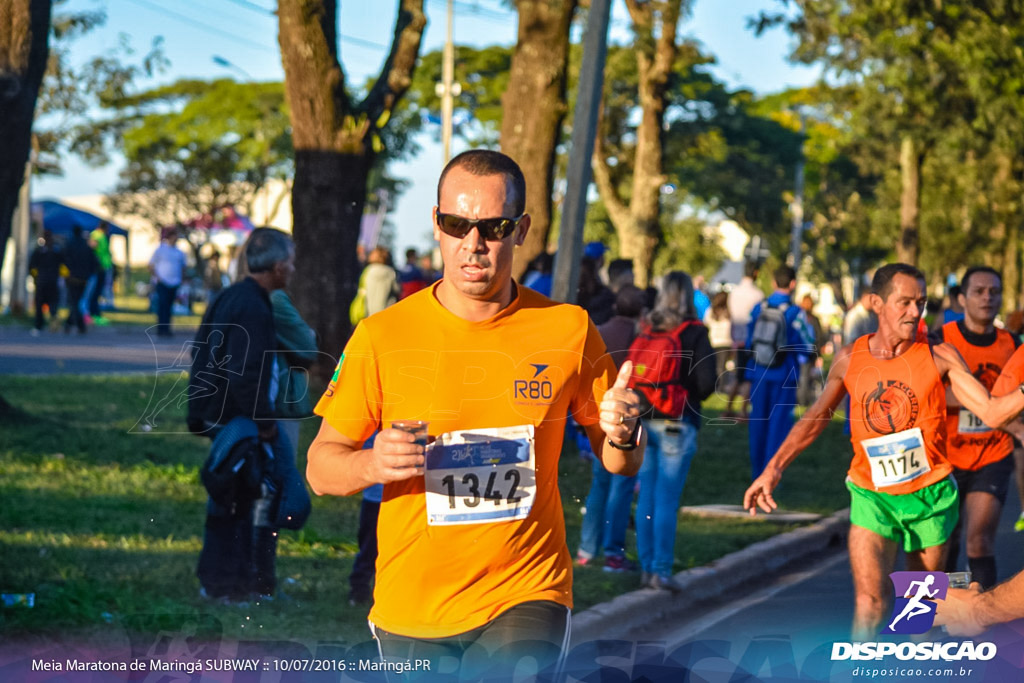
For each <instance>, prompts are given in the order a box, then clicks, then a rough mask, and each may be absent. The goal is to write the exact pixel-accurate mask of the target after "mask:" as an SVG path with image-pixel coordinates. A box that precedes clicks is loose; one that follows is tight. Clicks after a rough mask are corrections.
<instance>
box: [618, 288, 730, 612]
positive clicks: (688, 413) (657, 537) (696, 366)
mask: <svg viewBox="0 0 1024 683" xmlns="http://www.w3.org/2000/svg"><path fill="white" fill-rule="evenodd" d="M684 323H685V325H684ZM680 327H682V329H681V331H680V332H679V333H678V334H679V347H680V350H681V356H682V358H681V361H682V362H681V363H680V373H681V377H680V378H679V379H680V381H681V382H682V385H683V386H684V387H685V389H686V401H685V404H684V406H683V408H682V412H681V414H678V415H665V414H658V413H655V414H653V415H652V418H651V419H645V421H644V424H645V425H646V427H647V451H646V455H645V457H644V463H643V465H642V466H641V468H640V475H639V476H640V495H639V497H638V498H637V505H636V542H637V551H638V554H639V556H640V567H641V569H642V575H641V582H642V583H643V585H644V586H645V587H648V588H656V589H660V590H668V591H671V592H673V593H675V592H678V591H680V590H682V587H681V586H680V585H679V584H678V583H677V582H676V580H675V579H674V578H673V576H672V575H673V571H672V565H673V561H674V559H675V541H676V524H677V522H678V521H679V502H680V497H681V496H682V494H683V487H684V486H685V485H686V475H687V474H688V473H689V471H690V461H691V460H692V459H693V454H694V453H695V452H696V451H697V430H698V429H699V428H700V404H701V401H703V400H704V399H706V398H707V397H708V396H710V395H711V393H712V392H713V391H714V390H715V382H716V380H717V377H716V375H715V354H714V350H713V349H712V348H711V342H710V340H709V339H708V329H707V328H706V327H705V326H704V325H703V323H701V322H700V320H698V319H697V309H696V307H695V306H694V302H693V281H692V280H691V279H690V276H689V275H687V274H686V273H684V272H682V271H680V270H676V271H672V272H671V273H669V274H667V275H666V276H665V278H664V280H663V282H662V286H661V293H660V294H659V296H658V301H657V303H656V304H655V307H654V310H653V311H651V313H650V315H649V316H648V319H647V326H646V327H645V329H647V330H650V331H653V332H664V331H669V330H677V329H679V328H680ZM635 343H636V342H634V345H635Z"/></svg>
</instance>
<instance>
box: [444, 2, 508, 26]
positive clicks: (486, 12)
mask: <svg viewBox="0 0 1024 683" xmlns="http://www.w3.org/2000/svg"><path fill="white" fill-rule="evenodd" d="M430 2H432V3H433V4H434V5H447V3H448V0H430ZM454 5H455V9H456V16H460V17H462V16H466V15H470V14H471V15H473V16H474V17H475V18H477V19H483V20H484V21H490V22H493V23H495V24H497V23H500V24H502V25H503V26H504V25H507V24H508V22H509V20H510V19H511V18H512V17H513V16H515V15H514V14H513V13H512V12H500V11H498V10H494V9H490V8H487V7H481V6H480V5H475V4H473V5H471V4H469V3H466V2H459V1H458V0H456V1H455V3H454Z"/></svg>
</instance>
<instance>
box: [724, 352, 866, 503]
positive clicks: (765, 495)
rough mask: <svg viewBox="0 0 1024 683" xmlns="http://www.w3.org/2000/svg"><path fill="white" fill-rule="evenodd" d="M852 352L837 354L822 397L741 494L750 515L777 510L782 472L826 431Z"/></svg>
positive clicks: (843, 392)
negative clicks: (777, 490) (776, 494)
mask: <svg viewBox="0 0 1024 683" xmlns="http://www.w3.org/2000/svg"><path fill="white" fill-rule="evenodd" d="M851 349H852V347H851V346H844V347H843V348H842V349H840V350H839V353H837V354H836V356H835V359H834V360H833V362H832V368H831V370H830V371H829V373H828V379H826V380H825V386H824V388H823V389H822V392H821V396H819V397H818V400H817V401H815V402H814V404H813V405H812V406H811V407H810V408H808V409H807V412H806V413H804V415H803V417H801V418H800V420H799V422H797V423H796V424H795V425H793V429H792V430H790V432H789V436H787V437H786V440H785V441H783V442H782V445H781V446H779V450H778V451H777V452H776V453H775V455H774V457H772V459H771V460H769V461H768V465H767V466H765V468H764V472H762V473H761V475H760V476H759V477H758V478H757V479H755V480H754V483H752V484H751V485H750V488H748V489H747V491H746V493H744V494H743V507H744V508H746V509H747V510H750V514H751V516H753V515H756V514H757V508H758V507H760V508H761V509H762V510H764V511H765V512H771V511H772V510H774V509H775V508H776V507H777V506H776V504H775V499H774V498H772V491H774V490H775V487H776V486H778V485H779V480H780V479H782V472H783V471H784V470H785V469H786V468H787V467H789V464H790V463H791V462H793V460H794V459H795V458H796V456H798V455H800V453H802V452H803V450H804V449H805V448H807V447H808V446H810V445H811V444H812V443H814V440H815V439H817V438H818V436H819V435H820V434H821V433H822V432H823V431H824V430H825V427H827V426H828V423H829V421H830V420H831V419H832V415H833V413H835V410H836V408H838V407H839V404H840V403H841V402H842V400H843V398H844V397H845V396H846V386H845V385H844V384H843V378H844V377H845V376H846V369H847V367H849V364H850V353H851Z"/></svg>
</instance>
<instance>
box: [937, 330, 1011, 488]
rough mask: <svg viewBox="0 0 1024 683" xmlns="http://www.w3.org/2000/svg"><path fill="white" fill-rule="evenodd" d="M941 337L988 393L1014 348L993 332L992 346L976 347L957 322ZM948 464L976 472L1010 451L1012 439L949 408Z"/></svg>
mask: <svg viewBox="0 0 1024 683" xmlns="http://www.w3.org/2000/svg"><path fill="white" fill-rule="evenodd" d="M942 338H943V339H944V340H945V341H947V342H949V343H950V344H952V345H953V346H955V347H956V348H957V350H958V351H959V352H960V355H961V356H963V357H964V360H965V361H967V368H968V369H969V370H970V371H971V374H972V375H974V377H975V378H977V380H978V381H979V382H981V383H982V384H983V385H984V386H985V388H986V389H988V390H989V392H990V393H991V392H992V390H993V389H994V388H995V385H996V380H997V379H998V378H999V375H1000V373H1001V372H1002V369H1003V366H1004V365H1006V362H1007V361H1008V360H1010V357H1011V356H1012V355H1013V352H1014V351H1015V350H1016V345H1015V344H1014V343H1013V337H1011V336H1010V333H1009V332H1006V331H1005V330H998V329H997V330H996V340H995V343H993V344H991V345H989V346H976V345H974V344H971V343H970V342H968V341H967V340H966V339H965V338H964V335H963V333H962V332H961V331H960V326H959V325H958V324H957V323H956V322H950V323H946V324H945V325H943V326H942ZM946 434H947V435H948V444H947V446H946V456H947V457H948V458H949V462H950V463H951V464H952V465H953V467H956V468H958V469H961V470H977V469H980V468H982V467H984V466H985V465H989V464H991V463H993V462H996V461H998V460H1002V459H1003V458H1005V457H1006V456H1008V455H1009V454H1010V453H1012V452H1013V439H1012V438H1011V437H1010V435H1009V434H1007V433H1006V432H1004V431H1001V430H999V429H991V428H990V427H987V426H985V423H983V422H982V421H981V420H980V419H979V418H978V417H977V416H975V415H973V414H972V413H971V412H970V411H968V410H967V409H966V408H957V409H951V410H949V411H948V412H947V414H946Z"/></svg>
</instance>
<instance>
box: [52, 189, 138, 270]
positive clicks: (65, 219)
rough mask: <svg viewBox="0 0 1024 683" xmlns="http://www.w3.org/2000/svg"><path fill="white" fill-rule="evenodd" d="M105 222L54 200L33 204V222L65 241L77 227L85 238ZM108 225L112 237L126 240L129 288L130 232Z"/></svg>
mask: <svg viewBox="0 0 1024 683" xmlns="http://www.w3.org/2000/svg"><path fill="white" fill-rule="evenodd" d="M104 220H105V219H103V218H100V217H99V216H96V215H93V214H91V213H89V212H88V211H83V210H81V209H76V208H74V207H72V206H67V205H66V204H61V203H60V202H58V201H56V200H53V199H43V200H40V201H38V202H32V221H33V222H34V223H37V224H38V225H39V226H40V228H41V229H42V230H49V231H50V232H52V233H53V234H54V235H55V236H56V237H58V238H60V239H63V240H67V239H69V238H70V237H71V230H72V228H74V227H75V226H76V225H80V226H82V231H83V233H84V235H85V237H88V236H89V233H90V232H92V231H93V230H95V229H96V228H97V226H99V224H100V223H101V222H103V221H104ZM106 223H107V225H108V226H110V234H111V235H117V236H119V237H123V238H124V253H125V264H124V277H125V286H126V287H127V286H128V283H129V282H130V277H131V276H130V273H129V268H128V255H129V254H131V250H130V249H129V246H130V242H129V235H128V231H127V230H125V229H124V228H122V227H120V226H118V225H114V224H113V223H111V222H110V221H106Z"/></svg>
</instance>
